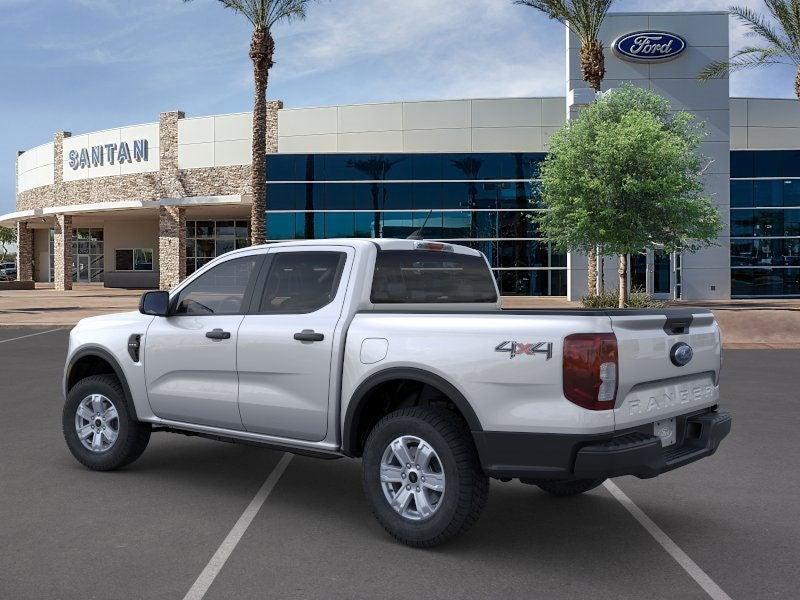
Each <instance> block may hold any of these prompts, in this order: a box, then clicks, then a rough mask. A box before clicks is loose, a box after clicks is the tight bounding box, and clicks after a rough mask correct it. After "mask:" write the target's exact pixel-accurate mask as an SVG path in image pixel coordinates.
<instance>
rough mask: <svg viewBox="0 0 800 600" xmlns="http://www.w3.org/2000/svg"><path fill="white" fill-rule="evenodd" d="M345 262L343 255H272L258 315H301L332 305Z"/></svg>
mask: <svg viewBox="0 0 800 600" xmlns="http://www.w3.org/2000/svg"><path fill="white" fill-rule="evenodd" d="M346 259H347V254H345V253H344V252H278V253H276V254H275V255H273V259H272V265H271V266H270V270H269V275H268V276H267V280H266V282H265V283H264V290H263V294H262V296H261V303H260V305H259V313H261V314H280V313H283V314H301V313H310V312H314V311H315V310H319V309H320V308H322V307H323V306H325V305H326V304H330V303H331V302H333V299H334V298H335V297H336V291H337V290H338V289H339V281H340V279H341V278H342V270H343V269H344V264H345V261H346Z"/></svg>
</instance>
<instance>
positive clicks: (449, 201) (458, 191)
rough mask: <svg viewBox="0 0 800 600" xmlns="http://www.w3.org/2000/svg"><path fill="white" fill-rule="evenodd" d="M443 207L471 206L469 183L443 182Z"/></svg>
mask: <svg viewBox="0 0 800 600" xmlns="http://www.w3.org/2000/svg"><path fill="white" fill-rule="evenodd" d="M441 190H442V208H451V209H452V208H469V198H470V197H469V184H467V183H443V184H442V187H441Z"/></svg>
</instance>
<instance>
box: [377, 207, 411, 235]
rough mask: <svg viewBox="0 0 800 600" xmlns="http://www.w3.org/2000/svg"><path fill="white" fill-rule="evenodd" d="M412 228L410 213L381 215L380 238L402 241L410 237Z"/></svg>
mask: <svg viewBox="0 0 800 600" xmlns="http://www.w3.org/2000/svg"><path fill="white" fill-rule="evenodd" d="M415 229H416V227H414V213H412V212H387V213H383V231H382V235H381V237H386V238H400V239H404V238H407V237H408V236H410V235H411V234H412V233H413V232H414V230H415Z"/></svg>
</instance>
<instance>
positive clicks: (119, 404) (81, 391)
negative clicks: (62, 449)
mask: <svg viewBox="0 0 800 600" xmlns="http://www.w3.org/2000/svg"><path fill="white" fill-rule="evenodd" d="M62 428H63V431H64V439H65V440H66V442H67V447H68V448H69V450H70V452H71V453H72V455H73V456H74V457H75V458H76V459H77V460H78V462H80V463H81V464H83V465H84V466H86V467H88V468H90V469H93V470H95V471H111V470H113V469H118V468H120V467H124V466H125V465H127V464H130V463H132V462H133V461H135V460H136V459H137V458H139V457H140V456H141V455H142V452H144V450H145V448H147V443H148V442H149V441H150V425H149V424H147V423H139V422H138V421H136V420H135V419H133V418H131V416H130V412H129V411H128V404H127V401H126V400H125V394H124V392H123V391H122V386H121V385H120V383H119V381H118V380H117V378H116V377H114V376H113V375H92V376H91V377H86V378H84V379H81V380H80V381H79V382H78V383H76V384H75V386H74V387H73V388H72V389H71V390H70V391H69V393H68V394H67V401H66V403H65V404H64V412H63V415H62Z"/></svg>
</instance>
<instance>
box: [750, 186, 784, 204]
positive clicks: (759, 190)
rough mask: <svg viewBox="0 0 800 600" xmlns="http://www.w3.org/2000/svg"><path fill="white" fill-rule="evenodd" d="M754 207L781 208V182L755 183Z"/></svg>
mask: <svg viewBox="0 0 800 600" xmlns="http://www.w3.org/2000/svg"><path fill="white" fill-rule="evenodd" d="M754 185H755V200H754V204H755V206H783V181H756V182H755V183H754Z"/></svg>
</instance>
